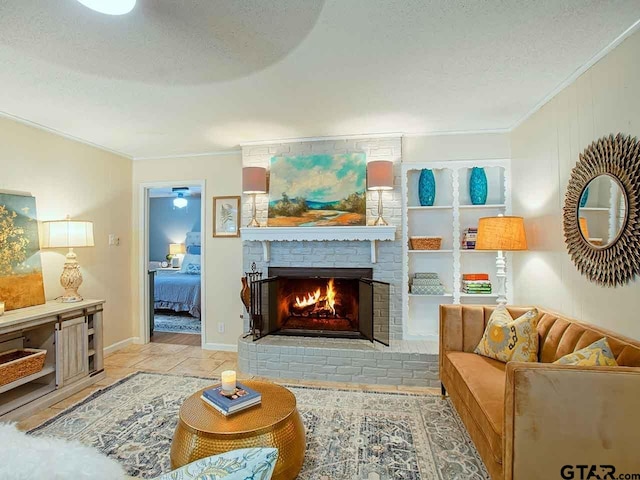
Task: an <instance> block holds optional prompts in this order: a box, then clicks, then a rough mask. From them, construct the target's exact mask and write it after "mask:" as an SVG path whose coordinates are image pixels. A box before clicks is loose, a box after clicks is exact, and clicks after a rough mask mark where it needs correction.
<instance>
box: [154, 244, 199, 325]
mask: <svg viewBox="0 0 640 480" xmlns="http://www.w3.org/2000/svg"><path fill="white" fill-rule="evenodd" d="M185 245H186V248H187V254H186V255H185V256H184V259H183V261H182V267H181V268H180V270H176V271H170V270H169V271H167V270H158V271H156V274H155V279H154V289H153V290H154V303H153V307H154V309H163V310H173V311H174V312H188V313H189V314H190V315H191V316H192V317H195V318H200V313H201V312H200V298H201V292H200V233H199V232H189V233H187V238H186V242H185Z"/></svg>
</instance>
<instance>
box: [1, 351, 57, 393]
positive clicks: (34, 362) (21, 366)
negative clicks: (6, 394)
mask: <svg viewBox="0 0 640 480" xmlns="http://www.w3.org/2000/svg"><path fill="white" fill-rule="evenodd" d="M46 356H47V351H46V350H37V349H35V348H21V349H18V350H9V351H7V352H2V353H0V386H2V385H6V384H8V383H11V382H15V381H16V380H18V379H20V378H22V377H28V376H29V375H33V374H34V373H38V372H39V371H40V370H42V368H43V367H44V359H45V357H46Z"/></svg>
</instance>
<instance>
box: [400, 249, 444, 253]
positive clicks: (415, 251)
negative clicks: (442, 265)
mask: <svg viewBox="0 0 640 480" xmlns="http://www.w3.org/2000/svg"><path fill="white" fill-rule="evenodd" d="M407 251H408V252H409V253H453V250H407Z"/></svg>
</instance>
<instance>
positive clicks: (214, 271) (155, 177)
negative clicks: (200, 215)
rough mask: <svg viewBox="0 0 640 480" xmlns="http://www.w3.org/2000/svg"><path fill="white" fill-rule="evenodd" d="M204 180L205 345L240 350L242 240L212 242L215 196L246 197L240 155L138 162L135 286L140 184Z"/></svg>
mask: <svg viewBox="0 0 640 480" xmlns="http://www.w3.org/2000/svg"><path fill="white" fill-rule="evenodd" d="M174 180H175V181H176V182H177V183H176V184H178V183H180V181H181V180H204V181H205V182H206V198H203V200H202V207H203V209H204V215H205V223H204V224H203V226H202V234H203V237H204V238H205V261H206V265H205V283H206V292H203V297H205V312H204V318H205V322H206V334H207V338H206V343H208V344H210V346H212V347H213V346H220V345H227V346H229V348H236V346H237V340H238V336H239V335H240V334H241V333H242V320H241V319H240V314H241V313H242V308H243V307H242V303H241V302H240V287H241V285H240V277H241V276H242V241H241V240H240V238H212V232H213V224H212V222H213V218H212V209H211V205H212V197H213V196H223V195H241V189H242V185H241V183H242V157H241V155H240V152H238V154H229V155H214V156H202V157H191V158H172V159H158V160H136V161H134V162H133V196H134V200H133V223H132V225H133V236H134V243H133V245H134V259H136V260H135V261H134V262H133V267H132V272H131V275H132V277H131V278H132V283H133V285H134V292H135V293H136V298H137V296H138V295H137V293H138V291H139V285H138V284H139V282H138V278H139V262H138V261H137V259H138V258H139V257H140V252H139V251H138V245H139V240H138V238H139V237H138V236H139V235H140V222H139V217H140V212H139V207H140V198H139V197H140V190H141V187H140V185H141V184H142V183H149V182H167V181H174ZM138 307H139V302H138V301H137V300H136V301H135V302H134V305H133V308H134V317H135V319H136V321H135V324H134V327H133V328H134V329H135V332H136V335H138V333H137V332H138V324H139V322H138V319H139V308H138ZM219 322H222V323H224V324H225V333H224V334H220V333H218V328H217V327H218V323H219Z"/></svg>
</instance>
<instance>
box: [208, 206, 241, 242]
mask: <svg viewBox="0 0 640 480" xmlns="http://www.w3.org/2000/svg"><path fill="white" fill-rule="evenodd" d="M213 236H214V237H239V236H240V196H233V197H213Z"/></svg>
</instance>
